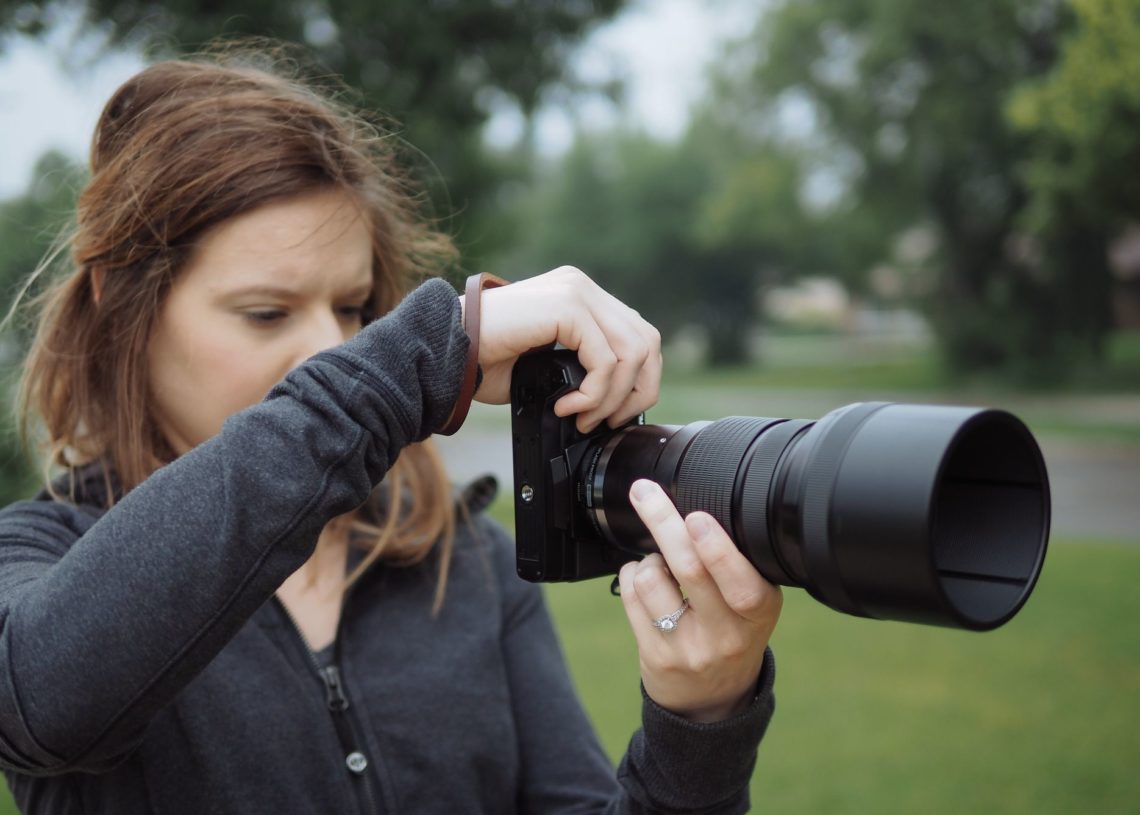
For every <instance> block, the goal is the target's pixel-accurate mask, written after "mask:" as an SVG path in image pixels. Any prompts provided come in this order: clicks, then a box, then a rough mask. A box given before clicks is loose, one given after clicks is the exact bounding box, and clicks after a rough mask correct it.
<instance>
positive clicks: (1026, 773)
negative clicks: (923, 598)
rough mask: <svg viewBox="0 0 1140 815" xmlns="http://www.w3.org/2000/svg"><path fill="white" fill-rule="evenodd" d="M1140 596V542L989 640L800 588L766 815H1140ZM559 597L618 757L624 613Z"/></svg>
mask: <svg viewBox="0 0 1140 815" xmlns="http://www.w3.org/2000/svg"><path fill="white" fill-rule="evenodd" d="M503 503H504V502H502V501H500V502H498V506H496V508H495V509H496V514H498V515H500V517H502V514H503V513H504V509H505V508H504V506H503ZM1138 583H1140V545H1135V544H1132V545H1125V544H1111V543H1100V542H1095V541H1056V542H1054V543H1053V544H1052V546H1051V550H1050V553H1049V556H1048V559H1047V561H1046V566H1045V570H1044V572H1043V574H1042V577H1041V580H1040V582H1039V584H1038V587H1037V590H1036V592H1035V593H1034V595H1033V597H1032V598H1031V599H1030V601H1029V603H1028V604H1027V605H1026V608H1025V609H1024V610H1023V611H1022V613H1021V614H1020V615H1018V617H1017V618H1015V619H1014V620H1013V621H1012V622H1010V623H1009V624H1007V625H1006V626H1005V627H1004V628H1002V629H1000V630H998V631H995V632H990V633H987V634H971V633H966V632H960V631H950V630H944V629H936V628H928V627H923V626H916V625H906V624H902V623H882V622H877V621H872V620H860V619H855V618H852V617H847V616H845V615H842V614H837V613H835V612H833V611H831V610H829V609H827V608H825V607H823V606H821V605H820V604H818V603H816V602H815V601H814V600H812V599H811V598H810V597H808V596H807V594H806V593H804V592H803V591H800V590H798V589H788V590H786V594H785V597H786V600H785V605H784V612H783V617H782V619H781V622H780V626H779V628H778V629H777V633H776V637H775V639H774V641H773V647H774V648H775V651H776V655H777V661H778V664H779V671H778V679H777V683H776V688H777V699H778V704H777V713H776V718H775V719H774V720H773V723H772V726H771V728H770V730H769V732H768V736H767V737H766V739H765V741H764V743H763V744H762V745H761V748H760V756H759V762H758V769H757V772H756V775H755V776H754V779H753V785H752V798H753V802H754V810H755V811H757V812H773V813H776V812H778V813H823V812H826V813H845V812H850V813H895V812H897V813H907V814H908V815H910V814H911V813H923V815H936V813H961V812H1000V813H1003V814H1004V815H1011V814H1012V813H1033V815H1047V813H1073V812H1095V813H1098V815H1107V813H1117V812H1119V813H1124V812H1135V811H1136V806H1137V802H1138V801H1140V772H1137V764H1138V762H1140V592H1138V591H1136V585H1137V584H1138ZM548 596H549V598H550V603H551V605H552V608H553V610H554V614H555V616H556V618H557V620H558V624H559V630H560V632H561V635H562V638H563V644H564V646H565V649H566V653H567V655H568V658H569V661H570V665H571V670H572V672H573V674H574V677H575V680H576V681H577V683H578V687H579V689H580V691H581V695H582V698H583V701H584V703H585V705H586V707H587V708H588V710H589V711H590V714H591V715H592V717H593V719H594V721H595V723H596V725H597V727H598V729H599V732H600V734H601V737H602V740H603V742H604V744H605V746H606V748H607V750H608V751H609V753H610V755H611V756H613V758H614V760H615V761H616V760H617V759H618V758H619V757H620V755H621V753H622V752H623V751H624V749H625V745H626V742H627V740H628V739H629V736H630V734H631V733H632V732H633V730H634V729H635V728H636V727H637V726H638V711H639V695H638V679H637V659H636V653H635V651H634V647H633V637H632V635H631V634H630V632H629V630H628V628H627V626H626V622H625V617H624V615H623V613H622V611H621V603H620V601H619V600H617V599H616V598H613V597H610V596H609V593H608V582H606V581H601V580H597V581H591V582H588V583H584V584H577V585H565V584H563V585H554V586H549V587H548ZM7 812H15V809H14V807H12V806H11V804H10V802H8V801H2V802H0V813H7Z"/></svg>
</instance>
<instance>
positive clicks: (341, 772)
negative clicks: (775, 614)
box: [0, 280, 774, 815]
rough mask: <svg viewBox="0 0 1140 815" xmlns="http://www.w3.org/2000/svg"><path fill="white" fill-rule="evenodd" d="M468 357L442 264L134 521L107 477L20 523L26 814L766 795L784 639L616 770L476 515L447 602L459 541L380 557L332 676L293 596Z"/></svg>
mask: <svg viewBox="0 0 1140 815" xmlns="http://www.w3.org/2000/svg"><path fill="white" fill-rule="evenodd" d="M467 347H468V340H467V337H466V335H465V334H464V332H463V328H462V325H461V323H460V309H459V302H458V299H457V297H456V295H455V291H454V290H453V289H452V288H451V286H450V285H449V284H447V283H446V282H445V281H442V280H429V281H428V282H426V283H424V284H422V285H421V286H419V287H418V288H417V289H415V290H414V291H413V292H412V293H411V294H409V295H408V296H407V297H406V298H405V299H404V301H403V302H402V303H401V304H400V305H399V306H398V307H397V308H396V309H394V310H393V311H392V312H391V313H390V314H388V315H386V316H385V317H383V318H381V319H379V320H376V321H375V322H373V323H371V324H369V325H368V326H366V327H365V328H364V329H363V330H362V331H360V333H359V334H357V335H356V336H355V337H353V338H352V339H351V340H349V341H348V342H346V343H344V344H343V345H340V346H338V347H336V348H333V349H331V350H328V351H324V352H322V353H320V354H317V355H316V356H314V357H313V358H311V359H309V360H308V361H306V362H305V363H303V364H302V365H300V366H298V367H297V368H295V369H294V370H293V371H291V372H290V373H289V374H288V375H287V376H286V377H285V378H284V379H283V380H282V381H281V382H280V383H279V384H278V385H277V386H276V387H275V388H274V389H273V390H272V392H271V393H270V394H269V395H268V396H267V397H266V398H265V400H264V401H263V402H261V403H259V404H257V405H255V406H252V407H250V408H248V409H246V410H243V411H241V412H239V413H237V414H235V415H233V416H232V417H230V418H229V419H228V420H227V421H226V423H225V425H224V427H223V429H222V431H221V432H220V433H219V434H218V435H217V436H215V437H214V438H212V439H210V440H209V441H207V442H205V443H203V444H201V445H199V446H198V447H196V448H195V449H193V450H192V451H190V452H188V453H186V454H185V455H183V456H181V457H179V458H178V459H177V460H175V461H174V462H172V463H171V464H169V465H167V466H165V467H163V468H162V469H160V470H158V471H157V472H155V473H154V474H153V475H152V476H151V477H150V478H148V479H147V480H146V481H145V482H143V483H142V484H140V485H139V486H138V487H136V488H135V489H133V490H131V491H130V492H128V493H127V494H126V495H123V496H121V498H120V499H119V500H118V501H117V503H115V505H114V506H113V508H112V509H110V510H105V509H104V507H105V505H106V502H105V498H106V495H105V494H103V493H102V492H101V483H102V479H101V478H98V477H95V476H94V475H93V474H92V473H91V472H90V470H89V471H86V472H81V473H80V477H79V478H78V479H76V480H75V481H74V482H73V483H71V484H70V485H69V486H70V487H72V488H73V489H74V494H73V496H72V497H71V499H70V500H66V501H60V500H52V499H50V498H49V497H48V496H47V495H46V494H41V495H40V496H39V498H38V499H36V500H30V501H21V502H18V503H16V504H13V505H11V506H9V507H7V508H6V509H4V510H3V511H2V512H0V766H2V767H3V769H4V772H5V775H6V776H7V779H8V783H9V786H10V787H11V789H12V792H13V795H14V796H15V798H16V800H17V802H18V804H19V806H20V808H21V810H22V811H23V812H26V813H49V812H50V813H64V812H66V813H109V815H128V814H129V813H188V814H189V813H193V814H194V815H204V814H205V813H275V814H279V813H354V812H361V813H372V812H385V813H388V812H409V813H420V812H423V813H427V812H439V813H466V812H503V813H506V812H649V811H654V812H657V811H661V812H676V811H681V812H722V811H723V812H743V811H745V810H746V809H747V806H748V803H747V802H748V799H747V784H748V779H749V777H750V775H751V771H752V767H753V765H754V763H755V758H756V747H757V745H758V743H759V741H760V738H761V737H762V735H763V732H764V730H765V728H766V726H767V723H768V720H769V718H770V716H771V712H772V707H773V701H772V680H773V675H774V666H773V662H772V658H771V654H770V653H769V654H768V655H766V658H765V663H764V668H763V670H762V672H761V676H760V677H759V681H758V686H757V687H758V692H757V696H756V699H755V700H754V702H753V703H752V705H751V706H750V707H749V709H748V710H747V711H745V712H744V713H743V714H741V715H739V716H737V717H736V718H734V719H731V720H729V721H727V722H721V723H717V724H711V725H709V724H703V725H702V724H694V723H691V722H687V721H685V720H683V719H681V718H679V717H677V716H674V715H672V714H671V713H669V712H668V711H665V710H663V709H662V708H660V707H658V706H657V705H656V704H654V703H653V702H652V700H650V699H648V698H647V697H644V696H643V709H642V717H643V726H642V728H641V729H640V730H638V731H637V732H636V733H635V734H634V736H633V739H632V740H631V742H630V746H629V750H628V751H627V753H626V755H625V757H624V758H623V760H622V763H621V765H620V767H619V768H618V770H617V773H616V775H615V773H614V770H613V768H612V766H611V765H610V764H609V762H608V760H607V758H606V756H605V754H604V753H603V752H602V750H601V748H600V746H599V744H598V742H597V739H596V737H595V735H594V733H593V731H592V728H591V727H590V724H589V722H588V721H587V719H586V717H585V715H584V713H583V711H582V709H581V706H580V704H579V702H578V700H577V698H576V695H575V693H574V690H573V688H572V687H571V684H570V680H569V678H568V674H567V671H566V666H565V664H564V661H563V658H562V655H561V653H560V650H559V646H558V642H557V638H556V635H555V633H554V630H553V627H552V625H551V621H550V618H549V615H548V612H547V610H546V607H545V605H544V602H543V596H542V593H541V591H540V590H539V588H538V587H536V586H534V585H531V584H529V583H525V582H524V581H521V580H519V579H518V578H517V577H516V576H515V573H514V561H513V543H512V541H511V540H510V537H509V535H508V534H507V533H506V532H505V531H504V530H503V529H502V528H501V527H500V526H498V525H497V524H495V523H494V522H493V521H491V520H489V519H488V518H487V517H485V516H484V515H482V514H479V513H478V512H476V514H475V516H474V521H473V522H472V524H470V525H468V526H462V527H461V528H460V529H459V531H458V534H457V540H456V548H455V553H454V555H453V561H452V565H451V576H450V578H449V580H448V585H447V597H446V601H445V603H444V606H443V609H442V611H441V613H440V614H439V615H437V616H433V615H432V614H431V603H432V598H433V593H434V589H435V578H436V575H437V574H438V568H439V563H438V558H437V557H436V556H435V555H432V556H429V557H428V558H426V559H425V560H424V561H423V562H421V563H420V564H418V565H416V566H411V567H395V566H389V565H385V564H383V563H381V564H377V565H375V566H373V567H371V568H370V569H369V570H368V571H367V572H366V573H365V575H364V576H363V577H362V578H361V580H360V581H358V582H357V583H356V584H355V585H354V586H353V588H352V589H351V590H350V591H349V593H348V595H347V596H346V598H345V600H344V605H343V609H342V614H341V622H340V626H339V628H338V631H337V637H336V644H335V647H334V650H333V653H332V655H331V663H330V664H327V665H326V664H322V662H321V661H319V660H318V659H317V658H316V657H315V656H314V655H313V653H312V652H311V651H310V650H309V648H308V647H307V646H306V644H305V642H304V640H303V638H302V637H301V635H300V632H299V630H298V629H297V627H296V626H295V625H294V624H293V622H292V621H291V620H290V618H289V616H288V614H287V613H286V611H285V608H284V606H283V605H282V604H281V603H280V602H279V601H278V600H277V599H275V596H274V593H275V591H276V589H277V588H278V587H279V586H280V585H281V584H282V582H284V580H285V579H286V578H287V577H288V576H289V575H290V574H292V573H293V572H294V571H295V570H296V569H297V568H298V567H299V566H300V565H301V564H302V563H304V562H305V561H306V560H307V559H308V557H309V556H310V555H311V554H312V552H313V550H314V547H315V545H316V541H317V537H318V535H319V533H320V531H321V529H322V528H323V527H324V526H325V524H326V523H327V522H328V521H329V520H330V519H332V518H333V517H335V516H337V515H340V514H342V513H345V512H347V511H349V510H351V509H353V508H355V507H357V506H359V505H360V504H361V503H362V502H364V500H365V499H366V498H367V496H368V495H369V493H370V492H371V490H372V489H373V487H374V486H375V485H376V484H378V483H379V482H380V481H381V480H382V479H383V477H384V475H385V473H386V472H387V470H388V468H389V467H390V466H391V465H392V463H393V462H394V461H395V460H396V457H397V456H398V455H399V453H400V450H401V449H403V447H404V446H406V445H407V444H409V443H411V442H413V441H418V440H422V439H425V438H427V437H428V436H430V435H431V433H432V431H433V430H434V429H435V428H438V427H440V426H441V425H442V424H443V422H444V420H445V419H446V418H447V416H448V414H449V413H450V410H451V406H452V404H453V403H454V401H455V399H456V398H457V394H458V390H459V382H460V379H461V375H462V369H463V365H464V358H465V354H466V351H467ZM471 495H472V493H471V491H466V492H464V493H462V494H461V496H460V500H468V501H469V504H470V505H471V508H473V509H475V510H479V509H480V506H479V503H480V501H482V502H483V503H485V502H486V495H483V496H481V497H475V498H471V497H470V496H471ZM351 565H352V564H351V563H350V568H351Z"/></svg>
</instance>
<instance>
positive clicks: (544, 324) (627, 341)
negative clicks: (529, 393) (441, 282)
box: [459, 266, 661, 433]
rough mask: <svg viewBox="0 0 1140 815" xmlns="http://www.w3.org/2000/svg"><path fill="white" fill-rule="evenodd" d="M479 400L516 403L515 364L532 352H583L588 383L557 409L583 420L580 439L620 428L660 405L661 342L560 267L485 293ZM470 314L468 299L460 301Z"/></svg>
mask: <svg viewBox="0 0 1140 815" xmlns="http://www.w3.org/2000/svg"><path fill="white" fill-rule="evenodd" d="M481 296H482V302H481V306H480V308H481V312H482V313H481V320H480V322H481V327H480V330H479V334H480V337H479V364H480V366H482V368H483V382H482V384H481V385H480V387H479V390H478V391H476V392H475V399H476V400H477V401H480V402H485V403H487V404H493V405H501V404H505V403H507V402H509V401H510V387H511V370H512V369H513V367H514V364H515V360H517V359H518V358H519V356H520V355H521V354H523V353H525V352H527V351H529V350H531V349H532V348H537V347H540V346H544V345H550V344H551V343H553V342H556V341H557V342H559V343H561V344H562V345H563V346H565V347H566V348H569V349H571V350H574V351H577V352H578V360H579V362H581V363H582V366H583V367H584V368H585V369H586V377H585V379H583V380H582V384H581V385H580V386H579V388H578V390H576V391H574V392H572V393H567V394H565V395H563V396H562V397H561V398H560V399H559V400H558V401H557V402H556V403H555V405H554V412H555V414H556V415H558V416H569V415H570V414H573V413H577V414H578V419H577V422H576V424H577V427H578V430H579V431H580V432H583V433H585V432H589V431H591V430H593V429H594V428H595V427H597V426H598V425H599V424H601V422H602V421H603V420H607V419H608V420H609V426H610V427H611V428H614V427H618V426H620V425H622V424H624V423H625V422H627V421H629V420H630V419H631V418H633V417H634V416H636V415H638V414H639V413H641V412H642V411H644V410H646V409H647V408H649V407H651V406H652V405H654V404H656V402H657V396H658V390H659V388H660V385H661V335H660V333H659V332H658V331H657V329H656V328H654V327H653V326H652V325H650V324H649V323H648V322H646V321H645V320H644V319H642V317H641V315H640V314H638V313H637V312H636V311H634V310H633V309H631V308H629V307H628V306H626V305H625V304H624V303H622V302H621V301H620V300H618V299H617V298H615V297H614V296H613V295H611V294H609V293H608V292H606V291H605V290H604V289H602V288H601V287H600V286H598V284H597V283H595V282H594V281H593V280H591V279H590V278H589V277H587V276H586V274H585V273H583V272H582V271H580V270H578V269H575V268H574V267H572V266H562V267H560V268H558V269H555V270H554V271H551V272H547V273H546V274H542V275H538V276H537V277H532V278H529V279H527V280H520V281H518V282H516V283H512V284H511V285H509V286H501V287H499V288H493V289H486V290H485V291H484V292H483V293H482V295H481ZM459 300H460V304H461V305H463V306H464V307H465V302H464V301H465V298H464V297H463V296H460V298H459Z"/></svg>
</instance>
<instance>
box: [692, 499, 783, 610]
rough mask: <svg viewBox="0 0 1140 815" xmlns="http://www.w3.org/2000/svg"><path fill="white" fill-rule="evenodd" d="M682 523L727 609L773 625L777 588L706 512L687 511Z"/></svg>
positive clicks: (778, 604) (777, 607)
mask: <svg viewBox="0 0 1140 815" xmlns="http://www.w3.org/2000/svg"><path fill="white" fill-rule="evenodd" d="M685 526H686V528H687V529H688V531H689V534H690V535H691V537H692V540H693V543H694V547H695V549H696V552H697V554H698V555H699V556H700V559H701V563H702V564H703V565H704V568H705V569H706V570H707V572H708V574H709V575H711V577H712V580H713V582H714V583H715V584H716V586H717V589H718V593H719V594H720V596H721V597H722V598H723V600H724V603H725V604H726V605H727V606H728V608H730V609H731V610H732V612H733V613H734V614H736V615H738V616H740V617H743V618H744V619H746V620H750V621H752V622H756V623H765V624H773V625H774V624H775V619H776V617H777V616H778V615H779V613H780V607H781V605H782V602H783V596H782V594H781V592H780V588H779V587H778V586H774V585H772V584H771V583H769V582H768V581H767V580H765V579H764V577H763V575H761V574H760V572H758V571H757V570H756V568H755V567H754V566H753V565H752V564H751V563H750V562H749V561H748V559H747V558H746V557H745V556H744V555H743V554H741V552H740V550H739V549H737V548H736V544H735V543H733V542H732V539H731V538H729V537H728V535H727V534H725V533H724V530H723V529H722V528H721V526H720V525H719V524H718V523H717V522H716V519H715V518H713V517H712V516H711V515H709V514H708V513H707V512H692V513H690V514H689V515H688V516H687V517H686V518H685Z"/></svg>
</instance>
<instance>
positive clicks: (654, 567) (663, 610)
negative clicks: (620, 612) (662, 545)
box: [633, 553, 685, 620]
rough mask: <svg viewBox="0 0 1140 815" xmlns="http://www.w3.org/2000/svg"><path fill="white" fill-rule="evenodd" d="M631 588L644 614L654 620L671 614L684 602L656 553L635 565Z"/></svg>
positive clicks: (671, 576) (663, 561)
mask: <svg viewBox="0 0 1140 815" xmlns="http://www.w3.org/2000/svg"><path fill="white" fill-rule="evenodd" d="M633 588H634V590H635V591H636V592H637V599H638V600H640V601H641V605H643V606H644V607H645V611H646V613H648V614H649V617H650V618H651V619H654V620H656V619H658V618H660V617H664V616H666V615H667V614H672V613H673V612H674V611H676V610H677V609H678V608H680V607H681V604H682V603H683V602H684V600H685V598H684V597H682V596H681V589H680V588H679V587H678V586H677V581H676V580H674V579H673V575H671V574H670V573H669V569H668V568H667V567H666V566H665V559H664V558H662V557H661V555H659V554H657V553H654V554H652V555H649V556H648V557H646V558H643V559H642V561H641V562H640V563H638V564H637V570H636V571H635V572H634V575H633Z"/></svg>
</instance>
